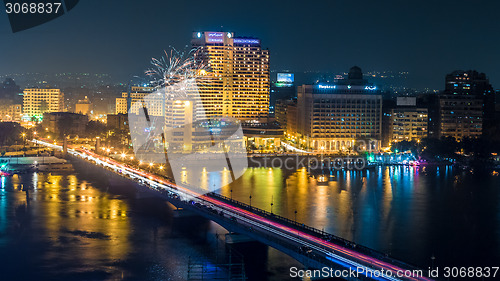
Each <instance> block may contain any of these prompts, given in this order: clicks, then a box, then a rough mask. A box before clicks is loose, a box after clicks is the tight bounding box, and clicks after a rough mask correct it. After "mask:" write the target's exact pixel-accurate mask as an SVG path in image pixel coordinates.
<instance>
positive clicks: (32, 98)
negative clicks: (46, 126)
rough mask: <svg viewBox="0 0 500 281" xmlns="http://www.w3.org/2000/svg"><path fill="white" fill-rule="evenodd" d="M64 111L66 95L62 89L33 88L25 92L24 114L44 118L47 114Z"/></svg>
mask: <svg viewBox="0 0 500 281" xmlns="http://www.w3.org/2000/svg"><path fill="white" fill-rule="evenodd" d="M62 111H64V93H62V92H61V90H60V89H42V88H31V89H24V91H23V113H24V115H25V116H28V117H30V118H31V117H33V116H37V117H42V116H43V114H44V113H47V112H62Z"/></svg>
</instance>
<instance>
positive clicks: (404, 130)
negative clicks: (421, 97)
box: [390, 97, 429, 142]
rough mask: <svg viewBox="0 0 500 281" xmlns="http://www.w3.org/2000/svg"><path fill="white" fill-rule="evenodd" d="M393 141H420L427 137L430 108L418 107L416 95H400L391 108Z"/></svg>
mask: <svg viewBox="0 0 500 281" xmlns="http://www.w3.org/2000/svg"><path fill="white" fill-rule="evenodd" d="M390 120H391V126H390V130H391V131H390V132H391V133H390V135H391V141H393V142H398V141H420V140H422V139H423V138H425V137H427V132H428V120H429V118H428V110H427V108H420V107H417V99H416V98H415V97H398V98H397V107H396V108H393V109H392V110H391V116H390Z"/></svg>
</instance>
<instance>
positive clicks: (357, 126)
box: [287, 67, 382, 152]
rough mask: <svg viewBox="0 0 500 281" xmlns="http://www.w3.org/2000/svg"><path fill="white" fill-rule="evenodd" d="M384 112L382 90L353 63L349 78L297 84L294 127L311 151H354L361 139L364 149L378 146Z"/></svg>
mask: <svg viewBox="0 0 500 281" xmlns="http://www.w3.org/2000/svg"><path fill="white" fill-rule="evenodd" d="M381 113H382V96H381V94H380V92H379V90H378V89H377V87H376V86H374V85H372V84H369V83H367V81H366V80H364V79H363V74H362V72H361V69H360V68H359V67H352V68H351V70H350V72H349V77H348V79H345V80H341V81H339V82H338V83H337V84H328V85H327V84H316V85H302V86H299V87H298V90H297V112H296V115H297V116H296V120H297V124H296V128H291V131H292V132H295V134H294V135H295V138H296V142H297V143H298V144H299V146H300V147H304V148H306V149H309V150H312V151H317V152H322V151H324V152H338V151H352V150H353V149H354V146H355V144H356V143H357V142H359V141H364V149H370V150H378V149H379V148H380V143H381V126H382V124H381V123H382V122H381V119H382V114H381ZM287 133H288V132H287Z"/></svg>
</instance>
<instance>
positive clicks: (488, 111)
mask: <svg viewBox="0 0 500 281" xmlns="http://www.w3.org/2000/svg"><path fill="white" fill-rule="evenodd" d="M444 94H447V95H459V96H460V95H464V96H469V95H472V96H475V97H476V98H479V99H482V100H483V104H484V107H483V117H484V119H485V120H488V119H492V118H494V115H495V91H494V90H493V87H492V86H491V84H490V81H489V80H488V78H487V77H486V74H484V73H479V72H477V71H475V70H467V71H463V70H456V71H453V72H452V73H450V74H448V75H446V86H445V90H444Z"/></svg>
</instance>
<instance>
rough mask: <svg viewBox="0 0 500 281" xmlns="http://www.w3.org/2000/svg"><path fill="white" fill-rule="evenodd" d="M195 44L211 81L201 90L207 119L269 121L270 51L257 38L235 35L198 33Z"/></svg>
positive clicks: (193, 42)
mask: <svg viewBox="0 0 500 281" xmlns="http://www.w3.org/2000/svg"><path fill="white" fill-rule="evenodd" d="M191 44H192V46H193V47H195V48H200V56H201V57H200V59H201V60H202V61H203V62H204V64H206V65H207V66H208V67H209V69H210V74H209V75H210V78H208V79H207V82H206V85H205V86H204V87H202V88H201V89H200V96H201V100H202V101H203V105H204V107H205V114H206V116H207V117H209V118H210V117H219V116H229V117H233V118H237V119H239V120H254V119H257V118H261V117H266V116H267V114H268V111H269V91H270V81H269V50H264V49H262V47H261V44H260V40H259V39H256V38H246V37H234V34H233V33H232V32H211V31H205V32H194V33H193V38H192V40H191Z"/></svg>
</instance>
